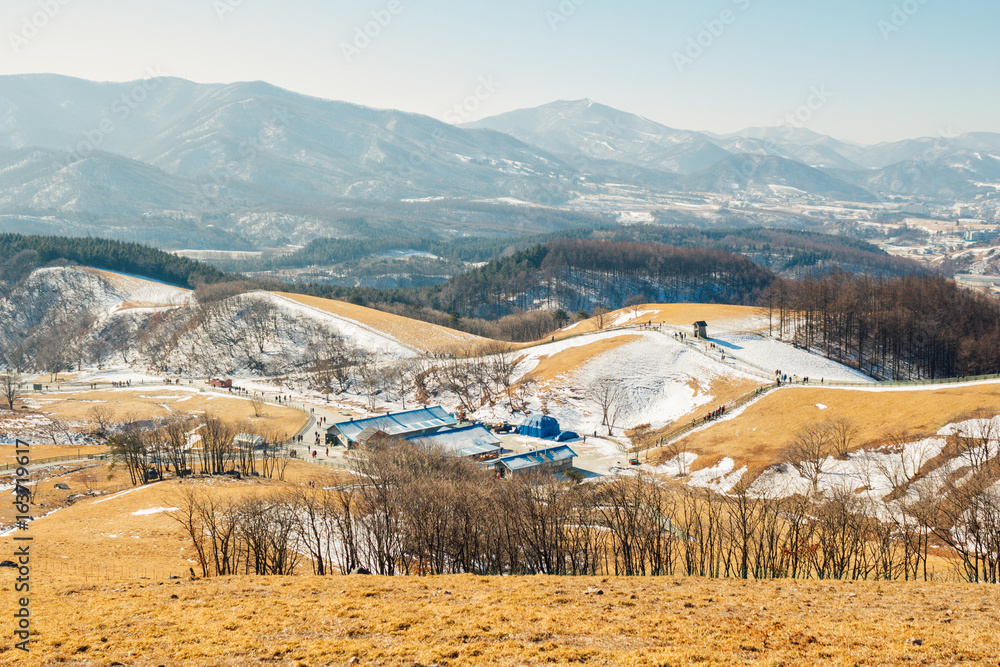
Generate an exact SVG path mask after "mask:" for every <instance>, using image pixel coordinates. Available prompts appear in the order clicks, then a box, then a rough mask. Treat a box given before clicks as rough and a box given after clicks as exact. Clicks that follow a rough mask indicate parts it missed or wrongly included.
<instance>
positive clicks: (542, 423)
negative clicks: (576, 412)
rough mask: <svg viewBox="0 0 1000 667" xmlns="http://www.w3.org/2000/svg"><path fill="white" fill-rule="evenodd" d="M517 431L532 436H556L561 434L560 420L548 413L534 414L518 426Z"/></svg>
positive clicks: (519, 433)
mask: <svg viewBox="0 0 1000 667" xmlns="http://www.w3.org/2000/svg"><path fill="white" fill-rule="evenodd" d="M517 433H518V435H527V436H530V437H532V438H554V437H556V436H557V435H559V422H558V421H557V420H556V419H555V418H554V417H549V416H548V415H532V416H531V417H528V418H527V419H525V420H524V423H523V424H521V425H520V426H518V427H517Z"/></svg>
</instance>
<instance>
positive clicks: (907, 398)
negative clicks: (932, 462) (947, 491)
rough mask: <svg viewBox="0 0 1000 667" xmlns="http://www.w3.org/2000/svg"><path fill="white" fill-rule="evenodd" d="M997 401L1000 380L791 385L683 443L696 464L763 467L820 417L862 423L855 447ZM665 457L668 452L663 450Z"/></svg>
mask: <svg viewBox="0 0 1000 667" xmlns="http://www.w3.org/2000/svg"><path fill="white" fill-rule="evenodd" d="M998 405H1000V383H989V384H975V385H962V386H958V385H956V386H954V387H947V388H943V389H933V390H932V389H919V390H913V389H898V390H892V389H883V390H877V391H865V390H857V389H840V388H820V387H787V388H783V389H781V390H778V391H774V392H772V393H770V394H767V395H765V396H764V397H763V398H761V399H760V400H759V401H757V402H756V403H753V404H752V405H750V406H749V407H748V408H747V409H746V410H745V411H744V412H742V413H741V414H740V415H739V416H737V417H735V418H732V419H729V420H725V421H722V422H719V423H716V424H713V425H712V426H711V427H710V428H707V429H704V430H701V431H697V432H695V433H693V434H691V435H690V436H688V437H687V438H685V439H684V447H686V448H687V449H689V450H690V451H692V452H694V453H696V454H699V455H700V457H699V458H703V459H704V460H703V461H702V460H700V461H699V462H698V463H697V464H696V465H695V466H694V467H695V468H700V467H702V466H703V465H706V464H707V463H708V462H709V461H713V460H717V458H718V457H721V456H728V457H731V458H733V459H735V460H736V461H737V463H738V464H739V465H742V464H747V465H749V466H750V467H751V469H755V468H756V469H759V468H761V467H765V466H767V465H771V464H773V463H778V462H780V461H782V450H783V449H784V448H785V446H786V445H787V444H788V442H789V441H790V440H791V439H792V438H793V437H794V435H795V433H796V432H797V431H799V430H800V429H802V428H803V427H805V426H807V425H809V424H813V423H816V422H819V421H824V420H827V419H836V418H841V417H842V418H846V419H849V420H851V421H852V422H853V423H854V424H855V425H856V426H857V428H858V434H857V437H856V438H855V444H856V447H862V446H865V445H868V444H870V443H879V442H881V441H884V440H885V438H886V437H887V436H890V435H895V434H905V435H906V436H907V438H908V439H910V440H917V439H920V438H922V437H929V436H932V435H935V434H936V433H937V432H938V430H940V429H941V428H942V427H944V426H946V425H947V424H950V423H953V422H956V421H959V420H960V419H961V418H962V417H963V416H967V415H968V414H969V413H971V412H973V411H975V410H979V409H985V410H987V411H989V412H990V413H991V414H992V413H996V411H997V406H998ZM820 406H824V407H822V408H821V407H820ZM662 456H666V454H665V453H664V452H660V456H659V457H662ZM659 457H658V456H656V455H653V454H651V456H650V458H651V459H654V460H655V459H656V458H659Z"/></svg>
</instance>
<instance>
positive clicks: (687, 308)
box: [542, 303, 767, 342]
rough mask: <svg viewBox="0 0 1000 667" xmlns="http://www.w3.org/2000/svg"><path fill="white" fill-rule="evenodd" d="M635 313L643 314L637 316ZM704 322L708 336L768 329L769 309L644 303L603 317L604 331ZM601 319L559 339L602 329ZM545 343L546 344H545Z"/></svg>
mask: <svg viewBox="0 0 1000 667" xmlns="http://www.w3.org/2000/svg"><path fill="white" fill-rule="evenodd" d="M635 311H638V312H639V313H641V315H640V316H639V317H634V314H635ZM701 320H705V321H707V322H708V324H709V335H711V334H712V332H713V331H719V330H724V331H760V330H762V329H763V330H765V331H766V330H767V309H766V308H755V307H751V306H724V305H715V304H706V303H668V304H644V305H641V306H637V307H636V308H635V309H633V308H622V309H620V310H615V311H612V312H610V313H608V314H607V315H605V316H604V325H605V328H612V324H613V323H616V322H618V323H619V324H617V326H627V325H630V324H645V323H647V322H652V323H653V324H657V323H661V322H662V323H664V324H669V325H671V326H675V327H683V328H684V329H685V330H688V329H691V327H692V325H693V324H694V323H695V322H698V321H701ZM598 322H599V320H598V318H596V317H591V318H590V319H589V320H584V321H582V322H579V323H577V324H571V325H570V326H568V327H565V328H563V329H561V330H560V331H558V332H556V333H555V338H556V340H561V339H563V338H570V337H572V336H577V335H579V334H583V333H593V332H595V331H598V330H599V327H598ZM542 342H544V341H542Z"/></svg>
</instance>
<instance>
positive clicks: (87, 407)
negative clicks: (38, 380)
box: [24, 385, 309, 437]
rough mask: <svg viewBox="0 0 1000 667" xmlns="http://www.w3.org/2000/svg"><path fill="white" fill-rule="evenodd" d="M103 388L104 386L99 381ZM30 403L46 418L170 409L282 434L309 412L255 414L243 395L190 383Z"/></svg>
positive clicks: (140, 415) (267, 409)
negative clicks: (242, 422) (250, 423)
mask: <svg viewBox="0 0 1000 667" xmlns="http://www.w3.org/2000/svg"><path fill="white" fill-rule="evenodd" d="M102 386H103V385H102ZM24 400H25V401H26V402H27V404H28V405H29V406H31V407H32V408H34V409H35V410H37V411H38V412H40V413H43V414H45V415H47V416H49V417H54V418H57V419H62V420H65V421H67V422H70V423H80V422H88V421H91V420H92V418H93V413H94V409H95V408H97V409H99V410H107V411H108V412H109V414H108V417H109V418H110V419H112V420H115V421H119V420H139V419H154V418H157V417H166V416H168V415H169V414H171V413H178V412H180V413H190V414H201V413H208V414H217V415H224V416H225V417H226V419H228V420H231V421H240V420H244V419H246V420H251V421H253V422H254V423H255V424H256V425H258V426H259V427H261V428H267V429H273V430H275V431H276V432H277V433H278V434H280V435H281V436H283V437H289V436H291V435H292V434H294V433H297V432H298V431H299V429H300V428H302V426H304V425H305V423H306V422H307V421H308V419H309V418H308V416H306V415H305V414H303V413H302V412H299V411H298V410H295V409H293V408H286V407H281V406H277V405H272V404H270V403H268V404H264V405H263V406H262V407H261V410H262V413H261V416H260V417H259V418H258V417H255V416H254V406H253V404H252V402H251V401H249V400H247V399H245V398H238V397H236V396H230V395H227V394H222V393H215V392H199V391H196V390H193V389H192V388H191V387H189V386H183V387H177V388H168V387H166V386H161V385H140V386H132V387H130V388H126V389H104V388H101V389H97V390H94V391H75V392H68V391H67V392H62V391H60V392H53V393H45V394H28V395H26V396H25V397H24Z"/></svg>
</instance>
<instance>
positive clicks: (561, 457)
mask: <svg viewBox="0 0 1000 667" xmlns="http://www.w3.org/2000/svg"><path fill="white" fill-rule="evenodd" d="M574 458H576V452H574V451H573V450H572V449H570V447H569V446H568V445H556V446H555V447H546V448H544V449H536V450H534V451H531V452H524V453H523V454H510V455H508V456H501V457H500V458H498V459H497V460H496V461H495V462H494V464H493V468H494V470H495V471H496V474H497V477H500V478H506V477H512V476H514V475H519V474H523V473H527V472H542V473H548V474H552V475H554V474H556V473H560V472H566V471H568V470H570V469H571V468H572V467H573V459H574Z"/></svg>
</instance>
